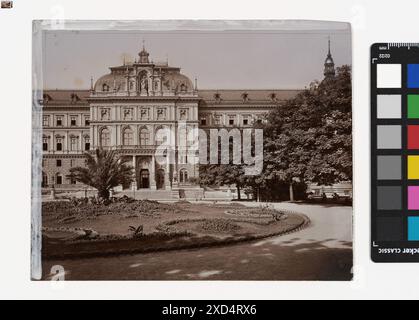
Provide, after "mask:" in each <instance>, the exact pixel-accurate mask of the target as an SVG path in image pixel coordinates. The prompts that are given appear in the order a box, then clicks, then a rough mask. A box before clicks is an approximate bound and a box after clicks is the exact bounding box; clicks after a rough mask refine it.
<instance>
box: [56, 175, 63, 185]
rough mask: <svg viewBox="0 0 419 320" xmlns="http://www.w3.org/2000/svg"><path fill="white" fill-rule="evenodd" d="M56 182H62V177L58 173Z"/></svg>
mask: <svg viewBox="0 0 419 320" xmlns="http://www.w3.org/2000/svg"><path fill="white" fill-rule="evenodd" d="M57 184H63V177H62V176H60V175H58V176H57Z"/></svg>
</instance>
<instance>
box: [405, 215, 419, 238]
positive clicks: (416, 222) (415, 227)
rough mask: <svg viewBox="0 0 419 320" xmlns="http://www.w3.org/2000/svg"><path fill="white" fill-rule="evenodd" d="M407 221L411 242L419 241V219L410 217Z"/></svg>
mask: <svg viewBox="0 0 419 320" xmlns="http://www.w3.org/2000/svg"><path fill="white" fill-rule="evenodd" d="M407 221H408V239H409V241H419V217H409V218H408V220H407Z"/></svg>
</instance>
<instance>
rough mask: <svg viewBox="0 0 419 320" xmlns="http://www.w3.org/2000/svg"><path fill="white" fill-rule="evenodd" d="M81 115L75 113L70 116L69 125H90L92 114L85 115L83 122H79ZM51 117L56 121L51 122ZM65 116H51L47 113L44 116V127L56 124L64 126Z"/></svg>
mask: <svg viewBox="0 0 419 320" xmlns="http://www.w3.org/2000/svg"><path fill="white" fill-rule="evenodd" d="M79 118H80V116H77V115H73V116H69V120H68V125H67V126H69V127H77V126H83V125H84V126H89V125H90V116H83V123H81V122H79V121H80V120H79ZM51 119H54V123H51ZM64 120H65V116H64V115H56V116H50V115H45V116H43V117H42V126H43V127H50V126H56V127H63V126H64V125H65V123H64Z"/></svg>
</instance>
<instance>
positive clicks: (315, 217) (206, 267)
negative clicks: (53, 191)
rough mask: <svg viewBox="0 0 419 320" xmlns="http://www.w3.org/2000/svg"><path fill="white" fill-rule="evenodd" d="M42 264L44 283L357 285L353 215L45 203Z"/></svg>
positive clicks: (198, 205)
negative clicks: (58, 277) (60, 275)
mask: <svg viewBox="0 0 419 320" xmlns="http://www.w3.org/2000/svg"><path fill="white" fill-rule="evenodd" d="M42 254H43V279H44V280H48V279H51V278H52V277H53V273H51V270H54V267H55V266H57V265H58V266H62V267H63V268H64V270H65V279H66V280H335V281H336V280H351V279H352V207H350V206H341V205H319V204H306V203H287V202H284V203H270V204H260V203H256V202H241V203H238V202H219V203H216V202H193V203H190V202H186V201H180V202H171V203H159V202H155V201H148V200H133V199H130V198H127V197H124V198H121V199H119V200H115V201H114V202H112V203H110V204H109V205H106V206H105V205H103V204H93V203H86V202H84V201H82V200H77V201H76V200H75V201H52V202H45V203H44V204H43V250H42Z"/></svg>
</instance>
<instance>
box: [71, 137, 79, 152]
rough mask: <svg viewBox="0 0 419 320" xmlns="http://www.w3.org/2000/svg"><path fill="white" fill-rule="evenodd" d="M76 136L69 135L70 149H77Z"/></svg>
mask: <svg viewBox="0 0 419 320" xmlns="http://www.w3.org/2000/svg"><path fill="white" fill-rule="evenodd" d="M77 142H78V141H77V137H76V136H70V150H71V151H76V150H77V149H78V143H77Z"/></svg>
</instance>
